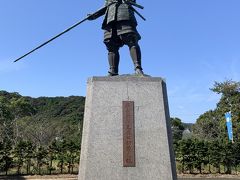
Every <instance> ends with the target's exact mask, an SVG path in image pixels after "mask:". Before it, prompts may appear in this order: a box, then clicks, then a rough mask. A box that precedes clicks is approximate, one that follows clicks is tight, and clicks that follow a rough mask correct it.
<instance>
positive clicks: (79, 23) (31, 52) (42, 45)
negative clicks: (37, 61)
mask: <svg viewBox="0 0 240 180" xmlns="http://www.w3.org/2000/svg"><path fill="white" fill-rule="evenodd" d="M86 20H88V17H86V18H84V19H83V20H81V21H79V22H77V23H76V24H74V25H73V26H71V27H70V28H68V29H66V30H64V31H63V32H61V33H60V34H58V35H56V36H54V37H53V38H51V39H49V40H48V41H46V42H44V43H43V44H41V45H39V46H38V47H36V48H34V49H33V50H31V51H29V52H28V53H26V54H24V55H23V56H21V57H19V58H17V59H16V60H15V61H14V62H17V61H19V60H20V59H22V58H24V57H26V56H28V55H29V54H31V53H33V52H34V51H36V50H38V49H39V48H41V47H43V46H45V45H46V44H48V43H50V42H51V41H53V40H54V39H56V38H58V37H59V36H61V35H63V34H65V33H66V32H68V31H70V30H71V29H73V28H75V27H76V26H78V25H79V24H81V23H83V22H84V21H86Z"/></svg>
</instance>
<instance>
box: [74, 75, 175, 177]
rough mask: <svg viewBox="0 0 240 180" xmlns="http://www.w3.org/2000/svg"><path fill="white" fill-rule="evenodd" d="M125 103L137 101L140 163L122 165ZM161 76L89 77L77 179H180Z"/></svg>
mask: <svg viewBox="0 0 240 180" xmlns="http://www.w3.org/2000/svg"><path fill="white" fill-rule="evenodd" d="M123 101H131V102H134V121H135V124H134V126H135V128H134V130H135V142H134V143H135V167H124V166H123V124H122V123H123V108H122V107H123V106H122V104H123ZM176 179H177V178H176V169H175V160H174V155H173V150H172V135H171V127H170V117H169V110H168V102H167V91H166V84H165V82H164V81H163V80H162V79H161V78H153V77H136V76H115V77H92V78H89V80H88V85H87V97H86V104H85V114H84V125H83V137H82V146H81V158H80V168H79V176H78V180H176Z"/></svg>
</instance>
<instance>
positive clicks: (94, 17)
mask: <svg viewBox="0 0 240 180" xmlns="http://www.w3.org/2000/svg"><path fill="white" fill-rule="evenodd" d="M127 2H128V1H127ZM114 3H116V2H112V3H110V4H108V5H107V6H105V7H102V8H101V9H99V10H97V11H96V12H94V13H92V14H88V16H87V17H85V18H84V19H83V20H81V21H79V22H77V23H76V24H74V25H72V26H71V27H69V28H68V29H66V30H64V31H63V32H61V33H59V34H58V35H56V36H54V37H53V38H51V39H49V40H48V41H46V42H44V43H42V44H40V45H39V46H37V47H36V48H34V49H33V50H31V51H29V52H28V53H26V54H24V55H23V56H21V57H19V58H17V59H16V60H14V62H17V61H19V60H21V59H22V58H24V57H26V56H28V55H29V54H31V53H33V52H34V51H36V50H38V49H39V48H41V47H43V46H45V45H46V44H48V43H50V42H51V41H53V40H54V39H57V38H58V37H60V36H61V35H63V34H65V33H67V32H68V31H70V30H72V29H73V28H75V27H77V26H78V25H80V24H81V23H83V22H84V21H86V20H94V19H96V18H98V17H100V16H102V15H103V14H104V12H105V11H106V10H107V7H109V6H110V5H112V4H114ZM128 3H129V4H131V5H133V6H136V7H138V8H140V9H143V6H141V5H138V4H136V3H134V2H128ZM132 9H133V11H135V13H136V14H137V15H139V16H140V17H141V18H142V19H143V20H146V19H145V18H144V17H143V16H142V15H141V14H140V13H139V12H138V11H137V10H136V9H134V8H133V7H132Z"/></svg>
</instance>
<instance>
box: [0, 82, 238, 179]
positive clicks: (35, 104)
mask: <svg viewBox="0 0 240 180" xmlns="http://www.w3.org/2000/svg"><path fill="white" fill-rule="evenodd" d="M211 90H212V91H213V92H215V93H217V94H220V96H221V98H220V100H219V102H218V103H217V106H216V108H215V109H213V110H209V111H207V112H205V113H204V114H202V115H200V116H199V118H198V119H197V121H196V123H195V124H193V125H192V124H185V123H183V122H182V121H181V120H180V119H179V118H171V123H172V134H173V142H174V150H175V155H176V162H177V169H178V172H180V173H232V172H238V171H239V170H238V169H239V166H240V152H239V151H240V139H239V138H240V82H235V81H232V80H227V81H225V82H221V83H219V82H215V84H214V85H213V88H211ZM84 101H85V98H84V97H79V96H70V97H54V98H50V97H40V98H31V97H24V96H21V95H19V94H18V93H8V92H6V91H0V175H1V174H2V175H4V174H52V173H77V170H78V162H79V154H80V150H81V146H80V144H81V135H82V125H83V112H84ZM229 111H231V113H232V123H233V135H234V143H232V142H229V141H228V136H227V130H226V123H225V117H224V113H226V112H229Z"/></svg>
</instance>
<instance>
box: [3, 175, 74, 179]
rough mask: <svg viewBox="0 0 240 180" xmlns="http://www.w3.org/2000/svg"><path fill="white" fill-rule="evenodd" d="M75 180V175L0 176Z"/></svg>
mask: <svg viewBox="0 0 240 180" xmlns="http://www.w3.org/2000/svg"><path fill="white" fill-rule="evenodd" d="M3 179H4V180H55V179H57V180H77V175H51V176H7V177H5V176H0V180H3Z"/></svg>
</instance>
